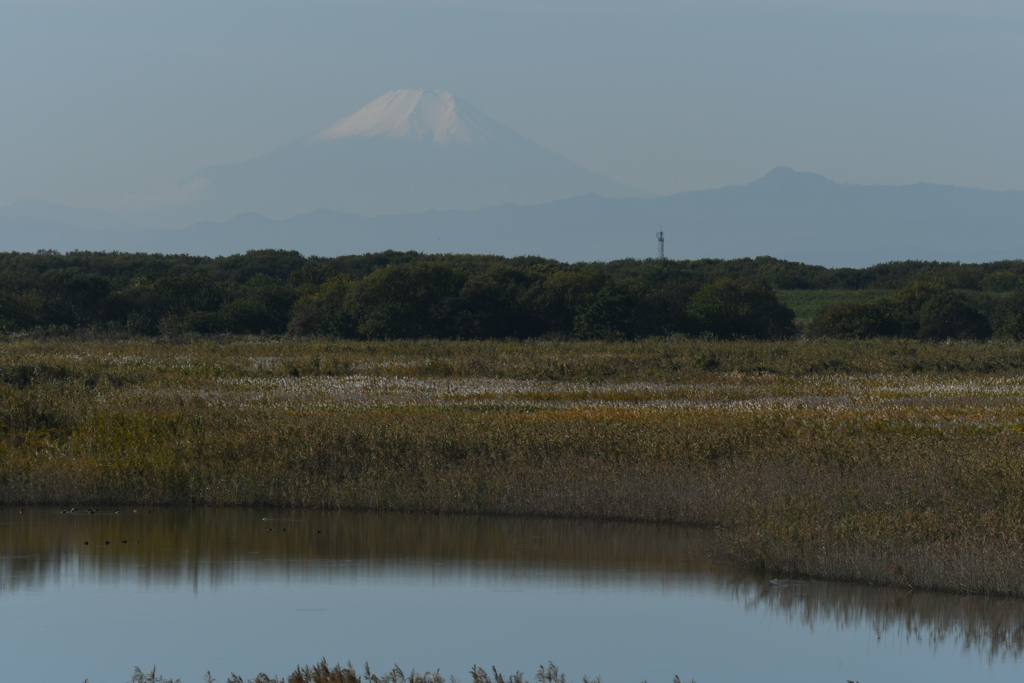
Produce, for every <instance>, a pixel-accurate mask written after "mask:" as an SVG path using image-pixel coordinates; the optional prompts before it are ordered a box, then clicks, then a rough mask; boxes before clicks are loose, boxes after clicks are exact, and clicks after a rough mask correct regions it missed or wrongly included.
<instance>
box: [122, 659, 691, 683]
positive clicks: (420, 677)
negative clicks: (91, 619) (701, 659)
mask: <svg viewBox="0 0 1024 683" xmlns="http://www.w3.org/2000/svg"><path fill="white" fill-rule="evenodd" d="M469 675H470V677H471V679H472V681H473V683H527V681H530V680H531V678H530V677H529V676H526V675H525V674H523V672H521V671H517V672H515V673H513V674H502V673H500V672H499V671H498V670H497V669H496V668H494V667H491V671H487V670H486V669H483V668H481V667H479V666H473V668H472V669H470V671H469ZM492 675H493V678H492ZM532 680H533V681H535V682H536V683H566V677H565V674H564V673H562V672H561V671H559V670H558V667H557V666H555V665H554V664H552V663H550V662H548V665H547V666H546V667H545V666H541V667H540V668H539V669H538V670H537V673H536V674H535V675H534V676H533V677H532ZM456 681H457V679H456V678H455V677H454V676H452V677H451V678H450V679H445V677H444V676H443V675H442V674H441V671H440V670H436V671H426V672H423V673H418V672H417V671H416V670H415V669H413V670H412V671H410V672H409V673H408V674H406V673H405V672H403V671H402V670H401V669H400V668H398V667H397V666H396V667H395V668H393V669H392V670H391V671H388V672H387V673H383V674H380V675H378V674H375V673H373V672H372V671H370V665H369V664H367V665H366V669H365V671H364V672H363V673H360V672H358V671H356V670H355V669H354V668H353V667H352V664H351V662H350V663H349V664H348V666H344V667H343V666H341V665H340V664H336V665H334V666H333V667H332V666H330V665H329V664H328V663H327V660H326V659H323V660H321V661H320V662H319V663H317V664H314V665H313V666H299V667H297V668H296V669H295V671H293V672H292V673H291V675H289V676H288V677H287V678H271V677H270V676H267V675H266V674H259V675H258V676H256V678H253V679H250V680H249V681H246V680H245V679H244V678H242V677H241V676H238V675H236V674H231V675H230V676H228V678H227V683H456ZM206 682H207V683H214V679H213V677H212V676H210V674H209V672H207V674H206ZM132 683H179V681H178V680H177V679H174V680H172V679H169V678H164V677H163V676H159V675H157V673H156V668H155V667H154V668H153V670H152V671H151V672H149V673H146V672H144V671H142V670H140V669H139V668H138V667H135V675H134V676H132ZM583 683H601V677H600V676H598V677H597V678H589V677H587V676H584V677H583ZM672 683H682V682H681V681H680V679H679V676H676V677H675V678H673V679H672Z"/></svg>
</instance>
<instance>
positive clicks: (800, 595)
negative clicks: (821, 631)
mask: <svg viewBox="0 0 1024 683" xmlns="http://www.w3.org/2000/svg"><path fill="white" fill-rule="evenodd" d="M734 590H735V592H736V596H737V598H738V599H740V600H745V601H746V604H747V606H748V608H749V609H752V610H757V609H770V610H771V611H772V612H775V613H778V614H782V615H785V616H786V617H788V618H790V619H794V620H799V621H800V622H802V623H804V624H806V625H808V626H813V625H815V624H820V623H822V622H832V623H834V624H836V625H837V626H838V627H840V628H853V627H855V626H858V625H860V624H870V625H871V627H872V628H873V629H874V631H875V633H876V634H877V635H878V637H879V638H881V637H882V636H883V635H885V634H887V633H897V634H901V635H903V636H904V637H906V638H907V639H908V640H917V641H919V642H928V643H930V644H932V645H933V646H935V647H938V646H939V645H941V644H943V643H945V642H948V641H952V642H955V643H959V644H960V645H962V646H963V648H964V649H965V650H974V651H977V652H979V653H982V654H985V655H987V657H988V659H989V661H992V660H993V659H996V658H1005V657H1012V658H1013V659H1017V658H1018V657H1020V656H1021V654H1022V653H1024V601H1022V600H1020V599H1018V598H998V597H986V596H977V595H955V594H948V593H929V592H915V591H909V590H905V589H901V588H877V587H874V586H861V585H856V584H843V583H828V582H824V581H782V582H780V583H779V584H772V583H769V582H767V581H765V582H758V583H757V584H756V586H752V585H750V584H749V583H748V582H743V585H737V586H735V587H734Z"/></svg>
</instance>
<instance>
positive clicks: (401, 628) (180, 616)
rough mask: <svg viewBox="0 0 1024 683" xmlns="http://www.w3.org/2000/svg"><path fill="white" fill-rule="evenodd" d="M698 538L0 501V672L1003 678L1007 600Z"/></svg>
mask: <svg viewBox="0 0 1024 683" xmlns="http://www.w3.org/2000/svg"><path fill="white" fill-rule="evenodd" d="M265 518H270V519H265ZM271 529H272V530H271ZM86 541H88V545H86ZM107 541H109V542H110V544H109V545H107V543H106V542H107ZM122 541H126V542H122ZM710 542H711V539H709V538H708V536H707V535H706V534H703V533H701V532H697V531H693V530H687V529H681V528H677V527H671V526H657V525H638V524H618V523H597V522H576V521H550V520H528V519H500V518H481V517H438V516H432V515H403V514H370V513H321V512H307V511H300V512H296V511H292V510H288V511H278V510H166V509H165V510H161V509H153V510H152V511H149V510H147V509H140V510H139V511H138V512H137V513H134V512H133V511H132V510H131V509H122V510H120V512H119V514H113V510H112V509H110V510H105V511H103V512H101V513H99V514H78V513H76V514H62V512H61V511H60V510H52V509H25V510H24V512H23V513H19V511H18V509H17V508H15V509H10V508H6V509H4V510H2V511H0V681H4V682H6V681H18V682H26V683H27V682H30V681H45V682H57V681H69V682H70V681H73V682H75V683H77V682H79V681H82V680H83V679H85V678H86V677H88V679H89V680H90V681H92V682H93V683H103V682H107V681H109V682H124V681H127V680H128V679H129V677H130V674H131V672H132V667H134V666H136V665H138V666H142V667H144V668H147V669H148V668H150V667H152V666H153V665H156V666H157V671H158V673H163V674H165V675H170V676H174V677H180V678H181V679H182V683H192V682H194V681H196V682H197V681H199V680H201V677H202V676H203V674H204V673H205V672H206V671H207V670H210V671H211V672H212V673H213V675H214V677H215V678H217V679H218V680H220V681H223V680H224V679H225V678H226V677H227V675H228V673H229V672H235V673H238V674H240V675H243V676H245V677H247V678H250V677H254V676H255V675H256V674H257V673H258V672H261V671H264V672H267V673H270V674H275V675H282V674H286V673H289V672H290V671H292V670H293V669H294V668H295V666H296V665H297V664H300V663H301V664H310V663H313V662H316V661H318V660H319V659H320V658H321V657H327V659H328V660H330V661H331V662H332V663H333V662H338V661H340V662H342V663H344V662H347V661H349V660H351V661H352V662H353V663H355V664H357V665H361V664H362V663H363V662H368V663H369V664H370V666H371V667H372V668H373V669H375V670H386V669H390V668H391V666H392V665H394V664H396V663H397V664H398V665H400V666H401V667H402V668H403V669H405V670H406V671H408V670H409V669H411V668H414V667H415V668H416V669H417V670H423V669H426V668H429V669H436V668H440V669H441V670H442V672H443V673H447V674H449V675H452V674H454V675H455V676H456V677H458V678H459V679H460V680H462V681H466V680H468V679H469V677H468V675H467V672H468V669H469V667H470V666H471V665H472V664H474V663H477V664H481V665H484V666H490V665H495V666H497V667H498V669H499V671H506V672H511V671H515V670H517V669H521V670H525V671H527V672H530V673H532V672H534V671H535V670H536V668H537V667H538V666H539V665H540V664H544V663H547V662H548V661H552V662H554V663H556V664H557V665H559V666H560V667H561V669H562V670H563V671H565V672H566V673H568V675H569V678H570V679H573V680H576V681H581V680H582V677H583V675H584V674H589V675H591V676H594V675H600V676H601V677H602V679H603V680H604V681H605V682H606V683H617V682H619V681H621V682H623V683H639V682H640V681H642V680H645V679H646V680H648V681H650V682H651V683H657V682H658V681H664V682H665V683H668V682H669V681H670V680H671V679H672V676H673V675H675V674H678V675H679V676H680V677H681V678H682V679H683V680H684V681H689V680H690V679H691V678H692V679H695V680H696V681H698V683H711V682H713V681H759V682H764V681H786V682H798V681H808V682H811V681H813V682H814V683H819V682H821V681H840V682H845V681H847V680H848V679H850V680H859V681H861V682H862V683H868V682H869V681H871V682H875V681H910V680H927V681H930V682H937V681H938V682H941V681H957V682H960V681H997V680H998V681H1002V680H1006V681H1009V680H1013V681H1018V680H1020V679H1021V677H1022V676H1024V658H1022V654H1024V603H1022V602H1020V601H1016V600H1000V599H991V598H973V597H955V596H941V595H933V594H926V593H912V592H906V591H902V590H890V589H871V588H866V587H861V586H847V585H839V584H830V583H818V582H790V583H784V585H775V584H772V583H771V582H769V581H768V580H767V579H766V578H765V577H760V576H756V575H752V574H746V573H742V572H737V571H735V570H732V569H729V568H727V567H722V566H719V565H716V564H715V563H713V562H710V561H709V560H708V559H707V548H708V547H709V543H710Z"/></svg>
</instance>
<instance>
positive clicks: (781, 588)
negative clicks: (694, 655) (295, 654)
mask: <svg viewBox="0 0 1024 683" xmlns="http://www.w3.org/2000/svg"><path fill="white" fill-rule="evenodd" d="M265 517H268V518H271V519H264V518H265ZM318 532H319V533H318ZM85 541H89V545H88V546H86V545H85ZM106 541H110V545H106ZM121 541H128V542H127V543H121ZM714 546H715V540H714V538H713V536H712V535H711V534H710V533H709V532H705V531H700V530H694V529H687V528H684V527H679V526H674V525H668V524H666V525H658V524H631V523H619V522H597V521H581V520H551V519H530V518H499V517H476V516H437V515H429V514H402V513H369V512H322V511H311V510H285V511H281V510H251V509H249V510H240V509H217V510H212V509H191V510H185V509H159V508H157V509H153V510H152V512H150V511H149V509H148V508H146V509H140V510H139V511H138V512H137V513H134V512H132V510H121V511H120V512H119V513H118V514H116V515H115V514H113V510H112V509H108V510H106V511H104V512H102V513H100V514H91V515H90V514H87V513H86V514H74V515H66V514H62V513H61V511H60V510H32V509H29V510H26V511H25V513H24V514H20V513H19V512H18V511H17V510H16V509H14V510H12V509H10V508H6V509H4V510H3V511H0V548H3V549H4V553H3V554H2V555H0V593H3V592H9V591H20V590H39V589H42V588H45V587H46V585H47V584H54V583H60V582H62V581H83V580H84V581H96V582H112V583H113V582H118V581H133V582H137V583H139V584H141V585H153V586H175V585H191V586H195V587H198V586H203V585H205V586H216V585H220V584H229V583H231V582H233V581H237V580H243V579H244V580H256V581H260V580H268V581H269V580H287V581H311V580H315V581H325V580H326V581H332V580H362V579H379V578H381V577H388V576H410V577H412V576H416V575H422V574H423V573H424V572H429V574H430V577H431V580H432V581H433V580H442V581H444V580H448V581H451V582H453V583H455V582H459V581H464V580H473V581H476V580H483V581H488V580H496V581H508V580H514V581H522V582H524V583H527V584H529V583H535V584H546V583H559V584H564V585H583V586H593V587H601V586H603V585H615V586H620V585H645V586H650V585H661V586H665V587H668V588H671V587H673V586H675V587H683V586H701V587H704V588H713V589H716V590H719V591H722V592H725V593H728V594H731V595H733V597H734V598H735V599H736V600H738V601H741V602H745V603H746V605H747V606H748V608H749V609H752V610H761V609H768V610H771V611H772V612H774V613H778V614H782V615H784V616H786V617H787V618H789V619H793V620H799V621H800V622H802V623H805V624H807V625H808V626H813V625H815V624H820V623H823V622H832V623H835V624H836V625H838V626H839V627H840V628H852V627H854V626H858V625H861V624H865V623H866V624H870V625H871V627H872V628H873V629H874V630H875V632H876V633H877V634H878V635H879V637H881V636H882V635H883V634H886V633H897V634H902V635H904V636H905V637H906V638H908V639H918V640H921V641H926V642H930V643H933V644H934V645H935V646H938V645H940V644H942V643H945V642H947V641H952V642H956V643H959V644H961V645H962V646H963V647H964V648H965V649H970V650H976V651H978V652H981V653H986V654H987V655H988V657H989V658H990V659H992V658H996V657H1007V656H1009V657H1013V658H1015V659H1016V658H1018V657H1019V656H1020V655H1021V654H1022V653H1024V601H1021V600H1019V599H1012V598H991V597H981V596H964V595H950V594H941V593H927V592H911V591H906V590H902V589H897V588H875V587H871V586H859V585H854V584H840V583H827V582H814V581H807V582H803V581H783V582H781V585H774V584H771V583H769V582H768V581H767V580H766V579H765V578H763V577H759V576H756V575H754V574H750V573H746V572H740V571H736V570H735V569H731V568H728V567H723V566H722V565H721V564H717V563H715V562H713V561H712V560H710V559H709V556H710V555H711V554H712V552H713V550H714Z"/></svg>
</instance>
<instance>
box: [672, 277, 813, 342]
mask: <svg viewBox="0 0 1024 683" xmlns="http://www.w3.org/2000/svg"><path fill="white" fill-rule="evenodd" d="M689 313H690V315H691V316H693V318H694V321H695V323H696V326H697V328H698V329H699V330H700V331H701V332H709V333H711V334H713V335H715V336H716V337H718V338H719V339H737V338H753V339H782V338H785V337H789V336H791V335H793V333H794V332H795V328H794V326H793V319H794V317H795V316H794V313H793V309H791V308H789V307H788V306H785V305H784V304H782V303H780V302H779V300H778V298H777V297H776V296H775V292H773V291H772V290H771V289H770V288H769V287H768V286H767V285H765V284H762V283H760V282H741V281H739V280H733V279H732V278H723V279H721V280H718V281H717V282H713V283H712V284H710V285H707V286H705V287H704V288H703V289H701V290H700V291H699V292H697V293H696V294H695V295H694V297H693V299H691V300H690V305H689Z"/></svg>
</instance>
